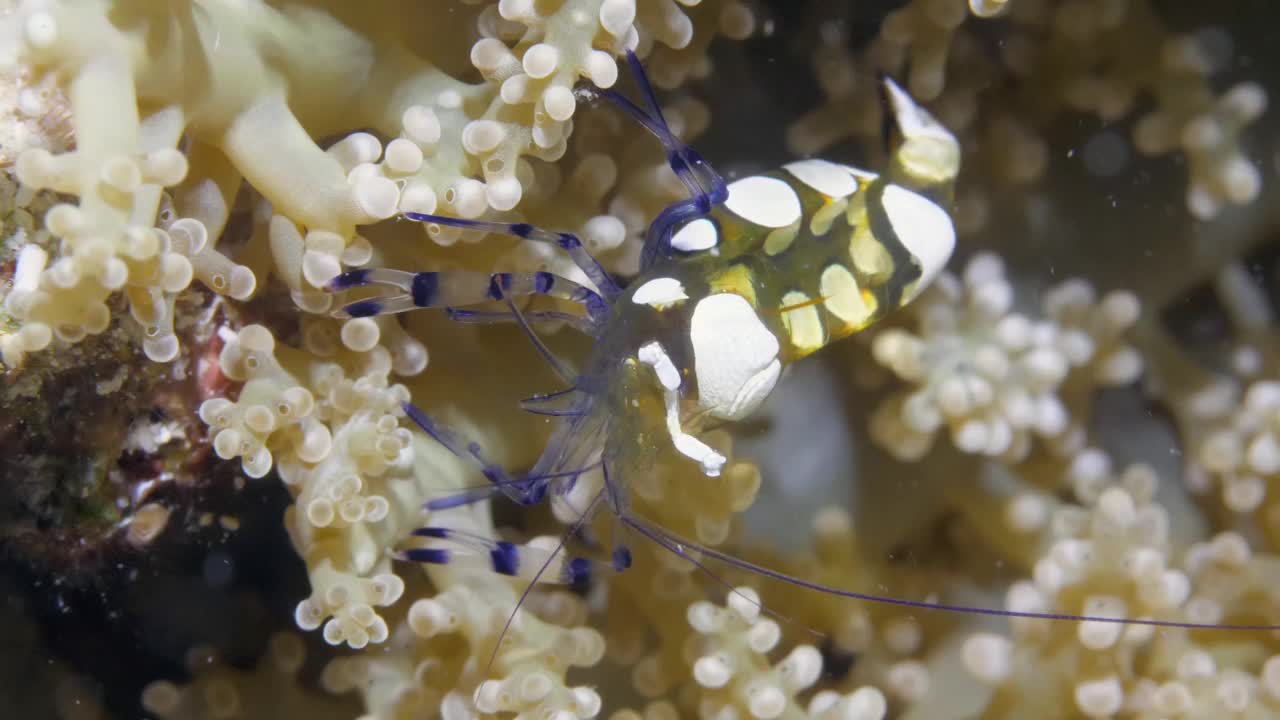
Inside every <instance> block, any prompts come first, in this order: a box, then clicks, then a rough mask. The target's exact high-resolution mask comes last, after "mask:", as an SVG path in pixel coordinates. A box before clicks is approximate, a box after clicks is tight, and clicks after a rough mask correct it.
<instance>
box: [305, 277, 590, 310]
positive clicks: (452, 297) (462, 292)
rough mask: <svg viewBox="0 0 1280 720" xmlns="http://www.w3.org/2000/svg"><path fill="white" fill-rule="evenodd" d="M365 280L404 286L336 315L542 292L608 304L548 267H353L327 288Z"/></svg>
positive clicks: (584, 302) (587, 303)
mask: <svg viewBox="0 0 1280 720" xmlns="http://www.w3.org/2000/svg"><path fill="white" fill-rule="evenodd" d="M365 285H381V286H385V287H392V288H396V289H398V290H401V291H402V294H400V295H392V296H388V297H380V298H370V299H367V300H359V301H357V302H353V303H350V304H348V305H346V306H344V307H343V308H342V309H340V310H338V311H337V312H336V313H334V314H335V315H336V316H337V317H341V318H349V317H370V316H373V315H386V314H389V313H399V312H405V311H407V310H415V309H418V308H449V307H456V306H460V305H477V304H480V303H485V302H491V301H494V300H511V299H514V298H518V297H524V296H528V295H546V296H548V297H554V298H559V299H561V300H568V301H570V302H574V303H578V304H580V305H582V306H583V307H585V308H586V310H587V314H588V315H589V316H590V317H593V318H595V317H601V316H603V315H604V314H605V313H606V312H607V311H608V304H607V303H606V302H605V301H604V298H602V297H600V295H599V294H598V293H596V292H595V291H594V290H592V289H590V288H588V287H585V286H583V285H579V284H578V283H576V282H574V281H572V280H569V279H567V278H562V277H559V276H557V275H553V274H551V273H549V272H529V273H501V272H500V273H481V272H467V271H461V270H459V271H450V272H418V273H412V272H405V271H403V270H388V269H386V268H377V269H372V270H363V269H362V270H351V271H349V272H345V273H342V274H341V275H338V276H337V277H335V278H334V279H332V280H330V281H329V283H328V284H327V285H326V286H325V289H326V290H329V291H331V292H334V291H338V290H347V289H351V288H356V287H362V286H365Z"/></svg>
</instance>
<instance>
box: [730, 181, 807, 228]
mask: <svg viewBox="0 0 1280 720" xmlns="http://www.w3.org/2000/svg"><path fill="white" fill-rule="evenodd" d="M724 206H725V207H727V208H729V210H730V211H732V212H733V214H735V215H737V216H738V217H740V218H742V219H743V220H746V221H748V222H753V223H755V224H756V225H762V226H764V227H770V228H780V227H786V226H788V225H790V224H792V223H794V222H796V221H798V220H799V219H800V212H801V210H800V198H799V197H798V196H797V195H796V191H795V190H794V189H792V187H791V186H790V185H788V184H787V183H785V182H784V181H782V180H779V179H777V178H771V177H765V176H763V175H753V176H751V177H745V178H742V179H741V180H737V181H734V182H732V183H729V199H727V200H725V201H724Z"/></svg>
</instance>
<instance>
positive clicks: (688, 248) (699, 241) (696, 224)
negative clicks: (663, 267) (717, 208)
mask: <svg viewBox="0 0 1280 720" xmlns="http://www.w3.org/2000/svg"><path fill="white" fill-rule="evenodd" d="M719 242H720V232H719V231H718V230H716V224H715V223H713V222H711V221H710V220H708V219H707V218H698V219H697V220H694V221H693V222H691V223H688V224H687V225H685V226H684V227H682V228H680V229H679V230H677V231H676V232H675V234H674V235H672V236H671V247H673V248H675V249H676V250H679V251H680V252H698V251H699V250H710V249H711V248H713V247H715V246H716V244H717V243H719Z"/></svg>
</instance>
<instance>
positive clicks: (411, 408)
mask: <svg viewBox="0 0 1280 720" xmlns="http://www.w3.org/2000/svg"><path fill="white" fill-rule="evenodd" d="M404 412H405V414H406V415H408V416H409V419H410V420H412V421H413V423H414V424H415V425H417V426H418V427H420V428H422V431H423V432H425V433H426V434H428V435H430V436H431V438H432V439H433V440H435V441H436V442H438V443H440V444H441V445H443V446H444V447H445V449H446V450H448V451H449V452H451V453H453V454H454V455H456V456H458V457H459V458H461V459H462V460H465V461H467V462H469V463H471V464H472V465H473V466H475V468H476V469H477V470H479V471H480V474H481V475H484V477H485V479H486V480H488V481H489V483H490V485H491V486H492V487H493V488H494V489H495V490H499V491H501V492H502V493H503V494H505V495H506V496H507V497H509V498H511V499H512V500H514V501H515V502H517V503H519V504H521V505H536V504H538V503H539V502H541V501H542V498H543V497H544V496H545V495H546V480H538V479H537V478H517V477H515V476H513V475H512V474H511V473H509V472H507V470H506V469H505V468H503V467H502V466H501V465H499V464H497V463H493V462H490V461H489V460H488V458H487V457H486V456H485V454H484V451H483V449H482V448H481V447H480V444H479V443H476V442H473V441H469V440H465V439H464V438H462V437H461V436H460V435H459V434H458V433H457V432H456V431H454V430H453V429H452V428H449V427H447V426H445V425H443V424H441V423H438V422H436V421H435V420H433V419H432V418H431V417H430V416H429V415H427V414H426V413H425V412H423V411H422V410H421V408H419V407H418V406H417V405H414V404H413V403H405V404H404ZM478 490H479V489H472V490H467V491H464V492H463V493H459V494H458V495H456V496H450V497H447V498H440V499H438V500H432V501H429V502H428V503H427V509H434V510H442V509H444V508H447V507H457V506H459V505H465V504H467V503H470V502H476V501H479V500H482V499H484V498H485V497H487V496H486V495H481V494H478V492H477V491H478Z"/></svg>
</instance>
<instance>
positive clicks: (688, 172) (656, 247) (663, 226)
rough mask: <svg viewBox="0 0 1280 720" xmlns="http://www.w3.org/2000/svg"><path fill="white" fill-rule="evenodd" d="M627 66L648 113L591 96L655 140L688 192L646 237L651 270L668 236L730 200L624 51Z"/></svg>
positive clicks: (611, 95) (619, 98) (609, 96)
mask: <svg viewBox="0 0 1280 720" xmlns="http://www.w3.org/2000/svg"><path fill="white" fill-rule="evenodd" d="M627 64H628V65H629V66H630V68H631V74H632V75H634V76H635V81H636V85H638V86H639V87H640V91H641V94H642V95H643V96H644V99H645V104H646V105H647V106H648V111H647V112H646V110H644V109H643V108H640V107H639V106H637V105H636V104H635V103H633V102H631V101H630V100H629V99H627V98H626V97H625V96H624V95H622V94H621V93H619V92H618V91H616V90H593V91H591V92H592V93H593V94H596V95H598V96H599V97H602V98H604V99H606V100H608V101H609V102H611V103H613V104H614V105H616V106H617V107H618V109H619V110H621V111H622V112H623V113H625V114H626V115H628V116H629V117H630V118H631V119H633V120H635V121H636V122H637V123H639V124H640V125H641V126H643V127H644V128H645V129H646V130H648V131H649V132H650V133H653V135H654V137H656V138H658V141H659V142H661V143H662V147H663V149H664V150H666V153H667V163H668V164H670V165H671V170H672V171H673V172H675V174H676V177H678V178H680V182H682V183H684V186H685V187H686V188H688V190H689V195H690V197H689V199H688V200H682V201H680V202H677V203H675V204H673V205H671V206H670V207H668V208H667V209H666V210H663V211H662V213H661V214H660V215H658V218H657V219H656V220H654V222H653V224H652V225H650V226H649V230H648V232H647V233H646V234H645V244H644V249H643V251H642V252H641V254H640V269H641V270H642V271H643V270H645V269H647V268H649V267H651V266H652V265H653V264H654V263H655V262H657V261H658V260H660V259H663V258H666V257H668V256H669V255H670V252H671V235H672V233H673V232H674V231H675V229H676V228H677V227H679V226H680V225H682V224H683V223H686V222H688V221H689V220H693V219H695V218H699V217H702V216H704V215H706V214H707V213H709V212H711V208H712V207H714V206H716V205H719V204H720V203H722V202H724V201H725V199H727V198H728V197H729V189H728V185H726V184H725V181H724V178H722V177H720V174H719V173H717V172H716V171H715V168H713V167H711V165H710V164H709V163H708V162H707V161H706V160H705V159H704V158H703V157H702V155H700V154H698V151H696V150H694V149H693V148H692V147H690V146H689V145H688V144H686V143H685V142H683V141H682V140H680V139H679V138H677V137H676V136H675V133H673V132H671V127H670V126H669V125H667V120H666V118H665V117H663V115H662V108H661V107H660V106H659V105H658V97H657V95H656V94H655V93H654V92H653V86H652V85H650V84H649V78H648V77H647V76H646V75H645V72H644V66H643V65H641V63H640V59H639V58H637V57H636V55H635V53H633V52H631V51H630V50H628V51H627Z"/></svg>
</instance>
